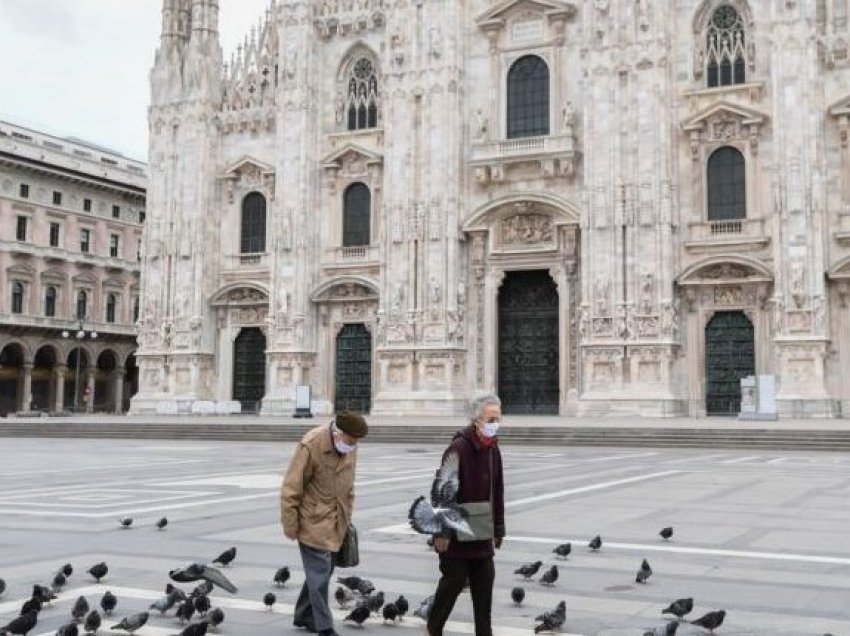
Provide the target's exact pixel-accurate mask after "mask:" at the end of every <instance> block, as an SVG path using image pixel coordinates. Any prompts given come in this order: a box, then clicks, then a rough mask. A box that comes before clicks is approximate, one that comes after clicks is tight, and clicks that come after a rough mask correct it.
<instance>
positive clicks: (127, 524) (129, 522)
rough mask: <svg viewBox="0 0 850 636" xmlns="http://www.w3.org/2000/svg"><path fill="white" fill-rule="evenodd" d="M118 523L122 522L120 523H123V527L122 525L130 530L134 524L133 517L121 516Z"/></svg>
mask: <svg viewBox="0 0 850 636" xmlns="http://www.w3.org/2000/svg"><path fill="white" fill-rule="evenodd" d="M118 523H120V524H121V527H122V528H123V529H124V530H129V529H130V526H132V525H133V518H132V517H121V518H120V519H119V520H118Z"/></svg>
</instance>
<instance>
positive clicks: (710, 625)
mask: <svg viewBox="0 0 850 636" xmlns="http://www.w3.org/2000/svg"><path fill="white" fill-rule="evenodd" d="M724 618H726V611H725V610H717V611H716V612H709V613H708V614H706V615H705V616H701V617H699V618H698V619H696V620H695V621H691V625H697V626H699V627H702V628H704V629H707V630H708V631H710V632H711V633H712V634H713V633H714V630H715V629H717V628H718V627H720V626H721V625H722V624H723V619H724Z"/></svg>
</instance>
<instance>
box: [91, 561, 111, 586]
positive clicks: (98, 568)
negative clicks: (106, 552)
mask: <svg viewBox="0 0 850 636" xmlns="http://www.w3.org/2000/svg"><path fill="white" fill-rule="evenodd" d="M108 572H109V566H108V565H106V563H104V562H103V561H101V562H100V563H96V564H94V565H93V566H91V567H90V568H89V569H88V573H89V574H91V575H92V578H94V579H95V580H96V581H97V582H98V583H100V580H101V579H102V578H103V577H105V576H106V574H107V573H108Z"/></svg>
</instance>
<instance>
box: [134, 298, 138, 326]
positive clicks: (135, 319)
mask: <svg viewBox="0 0 850 636" xmlns="http://www.w3.org/2000/svg"><path fill="white" fill-rule="evenodd" d="M133 322H139V297H138V296H136V297H135V298H134V299H133Z"/></svg>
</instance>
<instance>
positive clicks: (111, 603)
mask: <svg viewBox="0 0 850 636" xmlns="http://www.w3.org/2000/svg"><path fill="white" fill-rule="evenodd" d="M116 605H118V597H116V596H115V595H114V594H113V593H112V592H110V591H109V590H106V593H105V594H104V595H103V598H101V599H100V608H101V609H102V610H103V613H104V614H106V615H107V616H112V612H113V611H114V610H115V606H116Z"/></svg>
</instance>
